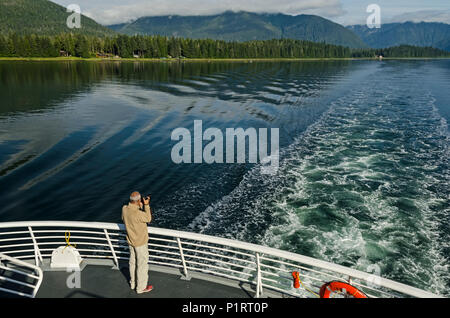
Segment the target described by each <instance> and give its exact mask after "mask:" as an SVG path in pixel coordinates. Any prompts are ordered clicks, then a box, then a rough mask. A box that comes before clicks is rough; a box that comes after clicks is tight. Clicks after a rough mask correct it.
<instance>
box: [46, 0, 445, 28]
mask: <svg viewBox="0 0 450 318" xmlns="http://www.w3.org/2000/svg"><path fill="white" fill-rule="evenodd" d="M52 1H53V2H56V3H58V4H61V5H64V6H67V5H69V4H78V5H79V6H80V7H81V11H82V13H83V14H85V15H87V16H89V17H91V18H93V19H94V20H96V21H97V22H99V23H102V24H114V23H122V22H127V21H130V20H133V19H137V18H139V17H142V16H156V15H208V14H216V13H221V12H223V11H226V10H233V11H240V10H242V11H250V12H258V13H260V12H269V13H275V12H281V13H285V14H291V15H296V14H317V15H320V16H322V17H325V18H328V19H331V20H333V21H335V22H338V23H340V24H343V25H350V24H365V23H366V19H367V16H368V15H369V13H366V8H367V6H368V5H370V4H378V5H379V6H380V8H381V22H382V23H388V22H404V21H414V22H419V21H426V22H445V23H449V24H450V1H449V0H368V1H366V0H52Z"/></svg>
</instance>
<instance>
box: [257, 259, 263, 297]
mask: <svg viewBox="0 0 450 318" xmlns="http://www.w3.org/2000/svg"><path fill="white" fill-rule="evenodd" d="M256 273H257V275H256V298H259V297H261V296H262V295H263V288H262V277H261V260H260V258H259V253H256Z"/></svg>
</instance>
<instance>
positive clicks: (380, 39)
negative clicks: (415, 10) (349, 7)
mask: <svg viewBox="0 0 450 318" xmlns="http://www.w3.org/2000/svg"><path fill="white" fill-rule="evenodd" d="M348 29H349V30H351V31H353V32H354V33H355V34H357V35H358V36H359V37H360V38H361V39H362V40H363V41H364V42H365V43H366V44H367V45H369V46H370V47H372V48H386V47H392V46H397V45H401V44H408V45H415V46H432V47H436V48H439V49H442V50H447V51H450V25H449V24H445V23H436V22H421V23H413V22H405V23H390V24H382V26H381V28H379V29H376V28H374V29H369V28H368V27H367V26H365V25H353V26H349V27H348Z"/></svg>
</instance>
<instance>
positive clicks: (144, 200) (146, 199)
mask: <svg viewBox="0 0 450 318" xmlns="http://www.w3.org/2000/svg"><path fill="white" fill-rule="evenodd" d="M142 201H143V202H144V204H145V205H149V204H150V196H148V197H145V198H143V199H142Z"/></svg>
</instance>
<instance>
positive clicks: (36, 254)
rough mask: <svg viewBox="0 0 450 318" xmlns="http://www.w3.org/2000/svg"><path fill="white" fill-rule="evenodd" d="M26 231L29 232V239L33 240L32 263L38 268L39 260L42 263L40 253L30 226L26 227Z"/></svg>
mask: <svg viewBox="0 0 450 318" xmlns="http://www.w3.org/2000/svg"><path fill="white" fill-rule="evenodd" d="M28 231H29V232H30V236H31V239H32V240H33V246H34V261H35V262H36V266H39V260H40V261H41V262H43V260H42V255H41V251H40V250H39V246H38V244H37V241H36V238H35V237H34V233H33V230H32V229H31V226H29V227H28Z"/></svg>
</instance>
